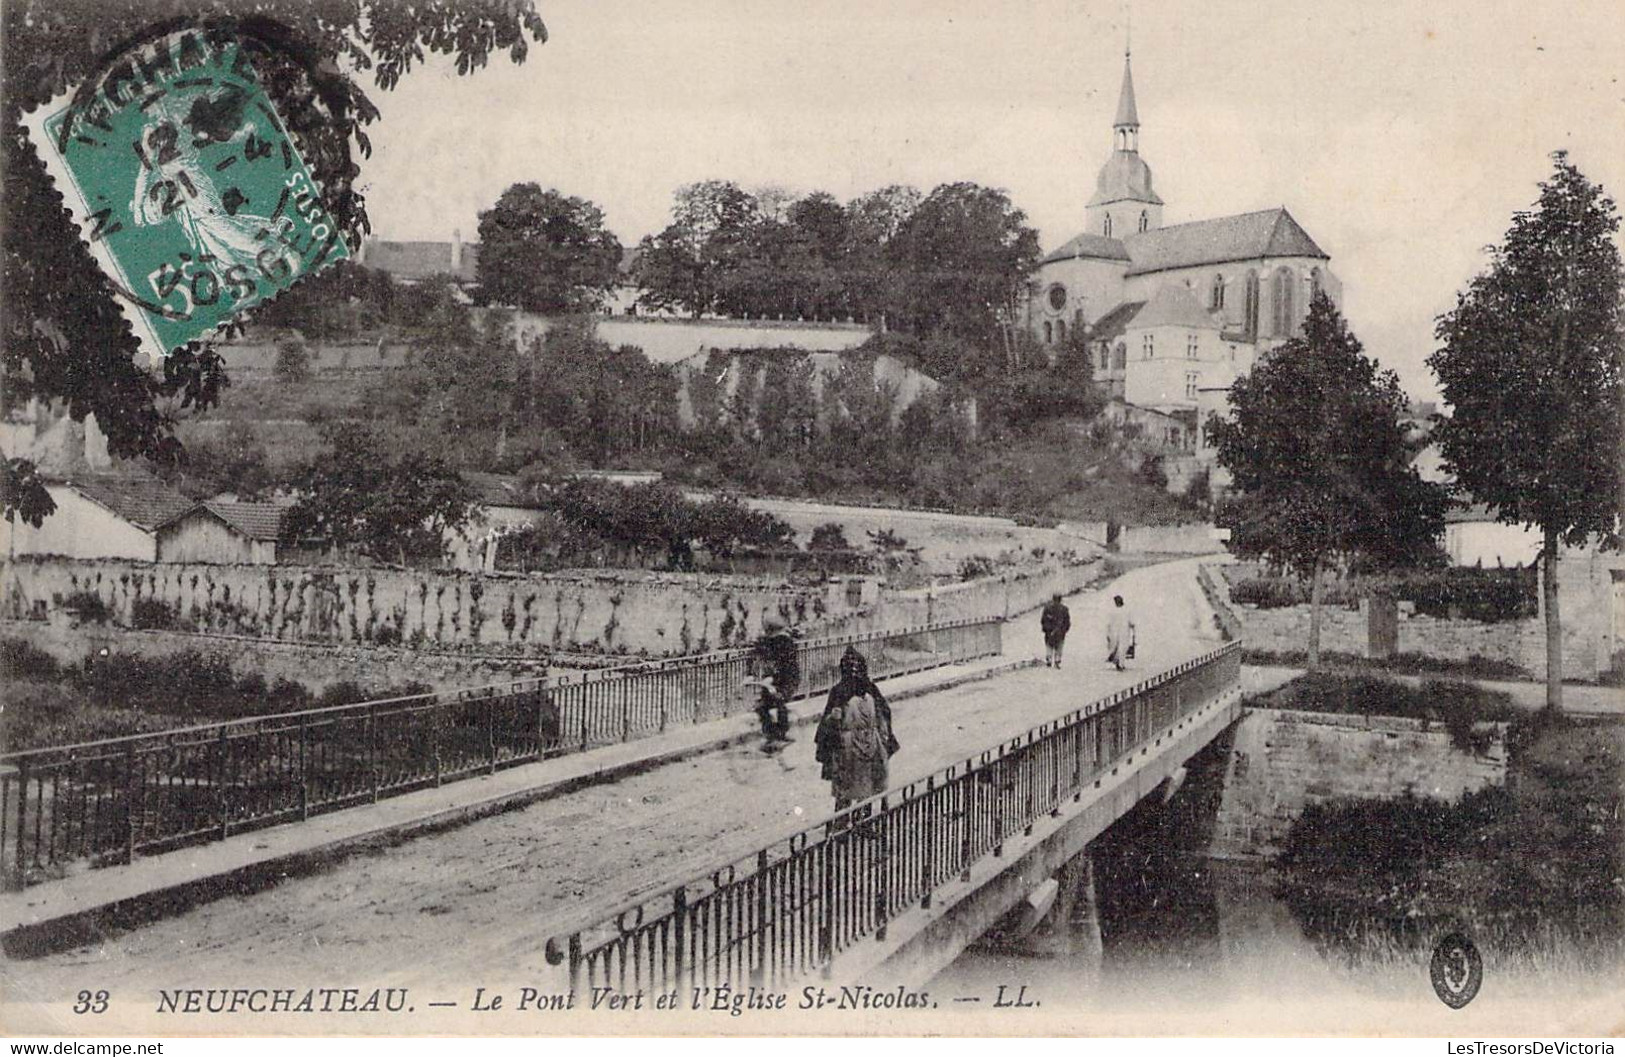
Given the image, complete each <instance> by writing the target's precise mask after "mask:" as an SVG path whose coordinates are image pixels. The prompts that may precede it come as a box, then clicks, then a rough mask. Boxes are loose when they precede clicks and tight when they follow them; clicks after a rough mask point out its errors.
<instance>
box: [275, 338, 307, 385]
mask: <svg viewBox="0 0 1625 1057" xmlns="http://www.w3.org/2000/svg"><path fill="white" fill-rule="evenodd" d="M275 373H276V377H277V381H280V382H306V381H309V380H310V352H309V351H308V350H307V349H306V348H305V343H304V342H302V341H283V342H278V343H277V347H276V367H275Z"/></svg>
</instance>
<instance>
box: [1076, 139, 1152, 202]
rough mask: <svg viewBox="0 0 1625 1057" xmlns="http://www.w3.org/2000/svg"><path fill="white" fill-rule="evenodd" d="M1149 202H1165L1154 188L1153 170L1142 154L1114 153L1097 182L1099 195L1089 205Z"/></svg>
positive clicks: (1102, 167)
mask: <svg viewBox="0 0 1625 1057" xmlns="http://www.w3.org/2000/svg"><path fill="white" fill-rule="evenodd" d="M1124 200H1127V201H1130V202H1146V203H1148V204H1150V205H1158V206H1160V205H1162V199H1160V198H1158V197H1157V192H1156V191H1154V190H1152V188H1151V166H1149V165H1147V164H1146V163H1145V159H1144V158H1142V157H1140V154H1139V152H1138V151H1132V150H1114V151H1112V153H1111V157H1109V158H1107V159H1106V164H1105V165H1102V166H1101V167H1100V175H1099V176H1098V177H1096V178H1095V194H1094V197H1093V198H1091V199H1089V205H1092V206H1103V205H1106V204H1107V203H1110V202H1122V201H1124Z"/></svg>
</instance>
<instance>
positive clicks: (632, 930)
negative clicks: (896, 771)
mask: <svg viewBox="0 0 1625 1057" xmlns="http://www.w3.org/2000/svg"><path fill="white" fill-rule="evenodd" d="M1239 651H1240V644H1239V643H1231V644H1228V645H1226V646H1223V647H1221V648H1219V649H1217V650H1214V651H1213V652H1211V653H1208V654H1205V655H1203V656H1200V657H1197V658H1195V659H1193V660H1190V661H1187V662H1185V663H1183V664H1179V665H1176V666H1175V667H1173V668H1171V669H1169V670H1167V671H1165V672H1162V673H1161V674H1159V675H1156V676H1154V677H1152V678H1150V679H1148V680H1146V681H1144V682H1142V683H1139V684H1137V685H1135V686H1132V687H1129V688H1128V689H1125V690H1120V691H1117V692H1116V693H1113V694H1111V695H1109V696H1107V697H1105V698H1102V699H1101V700H1099V701H1096V702H1094V703H1092V704H1090V705H1087V706H1085V707H1083V708H1079V709H1077V710H1076V711H1074V712H1071V713H1068V714H1067V715H1065V716H1062V717H1061V718H1059V719H1057V720H1055V721H1053V722H1050V723H1046V724H1043V725H1042V726H1039V727H1036V728H1034V729H1033V730H1031V731H1029V732H1027V734H1025V735H1023V736H1022V737H1019V738H1016V739H1014V740H1012V741H1009V742H1006V743H1003V744H1001V745H999V746H997V747H995V748H993V749H990V750H988V751H986V752H983V753H981V754H980V755H979V756H978V757H975V758H972V759H968V760H966V761H965V762H964V764H963V765H955V766H953V767H949V768H947V769H945V770H943V771H941V772H939V773H937V774H934V775H931V776H930V777H928V778H925V779H924V780H922V781H918V782H915V783H913V784H910V785H908V786H904V787H903V788H901V789H897V790H893V791H891V792H889V793H887V794H885V795H883V796H880V797H876V798H873V799H871V800H868V801H866V802H863V803H861V804H858V805H855V806H853V807H851V808H849V809H847V810H846V811H843V812H841V813H838V814H836V815H835V816H834V817H833V818H831V819H829V820H828V821H826V822H823V823H820V824H819V825H817V826H814V827H812V828H810V829H804V830H801V831H800V832H797V833H795V834H793V835H791V836H790V837H788V838H786V839H784V840H780V841H778V842H775V843H774V844H772V845H770V846H768V847H765V848H762V849H760V850H759V851H757V852H756V853H755V854H754V855H752V856H750V857H747V858H746V859H744V860H740V861H735V862H731V863H728V864H725V865H722V866H720V867H719V868H717V869H715V870H714V871H712V872H710V873H708V874H705V875H702V876H700V877H697V878H695V879H693V880H690V881H688V882H686V883H684V884H680V885H678V886H676V887H675V888H672V889H669V890H667V891H665V892H662V893H660V894H659V895H657V896H654V897H650V898H645V899H642V900H638V901H636V902H631V903H627V904H625V905H623V906H621V907H619V908H617V909H616V910H614V911H612V912H611V913H608V914H602V913H600V914H596V915H592V916H590V917H589V918H588V919H586V920H582V921H579V922H577V923H572V924H570V925H569V926H568V927H567V929H566V930H565V931H563V932H561V933H559V934H557V935H556V936H555V937H554V938H553V939H552V940H550V941H549V943H548V947H547V958H548V960H549V961H550V962H551V963H552V964H555V965H565V966H567V969H568V972H569V976H570V985H571V987H572V988H577V989H579V988H584V987H591V986H602V985H609V986H613V987H617V988H622V989H628V990H630V989H636V988H640V987H643V988H649V989H653V990H671V989H673V988H687V987H689V986H695V987H703V986H708V985H715V984H719V983H732V984H743V983H746V982H750V983H756V984H760V985H763V986H769V987H771V986H775V985H777V984H780V983H782V982H784V981H786V980H788V979H791V978H793V977H795V976H797V975H801V974H804V973H806V972H808V971H811V970H816V969H819V968H821V967H824V966H828V965H829V964H830V963H831V962H832V961H833V959H834V958H835V957H836V956H837V955H838V954H839V953H840V952H842V951H843V950H846V949H848V948H851V947H853V946H855V945H857V944H859V943H861V942H864V941H865V940H867V939H869V938H871V937H872V938H884V936H885V930H886V924H887V922H888V921H890V920H891V919H892V918H894V917H895V916H896V915H898V914H899V913H901V912H903V911H904V910H907V909H909V908H911V907H914V906H924V907H929V906H930V905H931V899H932V896H933V894H934V893H935V892H936V891H937V890H938V889H939V888H941V887H942V886H943V885H945V884H947V883H949V882H951V881H954V880H956V879H961V878H963V879H966V880H968V879H969V871H970V869H971V867H972V866H973V865H974V864H976V863H977V862H978V861H980V860H982V859H983V858H985V857H987V856H990V855H991V856H997V855H1000V854H1001V853H1002V850H1003V845H1004V842H1005V841H1006V840H1009V839H1010V838H1011V837H1013V836H1016V835H1020V834H1023V833H1025V834H1031V832H1032V828H1033V825H1034V823H1035V822H1036V821H1038V820H1039V819H1041V818H1043V817H1044V816H1046V815H1056V814H1059V813H1060V809H1061V807H1062V805H1063V804H1064V803H1065V802H1066V801H1068V800H1078V799H1081V797H1082V795H1083V793H1084V791H1085V790H1086V789H1088V788H1089V787H1090V786H1091V785H1095V784H1098V782H1099V781H1100V780H1101V778H1102V776H1103V775H1104V774H1106V773H1107V772H1111V771H1112V770H1113V769H1114V768H1116V767H1118V766H1120V765H1121V764H1122V763H1123V762H1124V761H1125V760H1126V759H1127V758H1128V757H1129V756H1130V755H1132V754H1133V753H1135V752H1137V751H1139V750H1140V749H1141V748H1142V747H1144V746H1146V745H1147V744H1148V743H1150V742H1151V741H1152V740H1153V739H1155V738H1156V737H1159V736H1160V735H1161V734H1162V733H1164V732H1166V731H1167V730H1168V729H1169V728H1170V727H1173V726H1174V725H1176V724H1177V723H1178V721H1179V720H1180V719H1181V718H1182V717H1184V716H1187V715H1189V714H1190V713H1192V712H1193V711H1196V710H1197V709H1199V708H1201V707H1203V706H1205V705H1207V704H1209V703H1210V702H1212V701H1214V700H1217V699H1218V698H1219V697H1220V696H1221V695H1223V693H1224V692H1225V691H1226V690H1228V689H1231V688H1233V687H1235V686H1236V685H1237V682H1238V679H1239V675H1240V657H1241V655H1240V652H1239Z"/></svg>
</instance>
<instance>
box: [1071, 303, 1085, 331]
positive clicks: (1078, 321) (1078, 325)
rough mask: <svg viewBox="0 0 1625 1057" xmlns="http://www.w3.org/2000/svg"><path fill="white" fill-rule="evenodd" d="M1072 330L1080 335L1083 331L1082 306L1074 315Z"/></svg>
mask: <svg viewBox="0 0 1625 1057" xmlns="http://www.w3.org/2000/svg"><path fill="white" fill-rule="evenodd" d="M1072 329H1073V330H1075V331H1078V332H1080V333H1081V332H1082V331H1083V306H1081V305H1080V306H1078V308H1077V309H1076V310H1074V311H1073V313H1072Z"/></svg>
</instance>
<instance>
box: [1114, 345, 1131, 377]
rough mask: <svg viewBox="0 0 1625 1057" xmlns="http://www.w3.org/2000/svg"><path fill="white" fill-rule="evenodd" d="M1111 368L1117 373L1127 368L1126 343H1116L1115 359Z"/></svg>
mask: <svg viewBox="0 0 1625 1057" xmlns="http://www.w3.org/2000/svg"><path fill="white" fill-rule="evenodd" d="M1113 366H1114V367H1116V368H1117V370H1119V371H1121V370H1124V369H1126V368H1127V367H1128V342H1126V341H1120V342H1118V343H1117V358H1116V362H1115V363H1114V364H1113Z"/></svg>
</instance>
